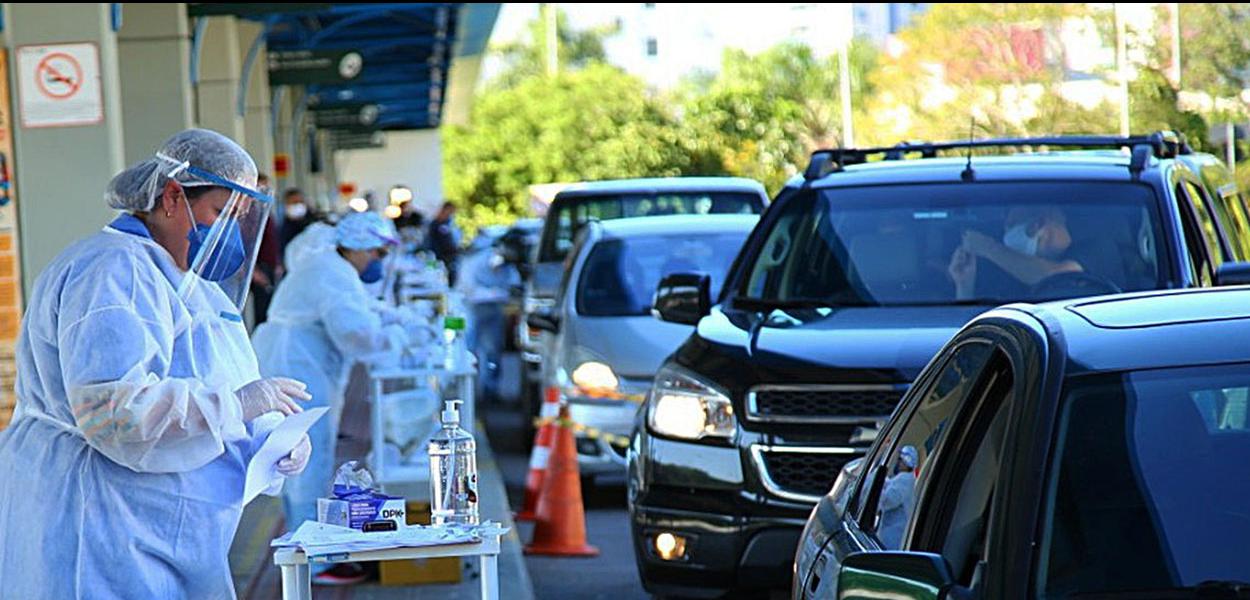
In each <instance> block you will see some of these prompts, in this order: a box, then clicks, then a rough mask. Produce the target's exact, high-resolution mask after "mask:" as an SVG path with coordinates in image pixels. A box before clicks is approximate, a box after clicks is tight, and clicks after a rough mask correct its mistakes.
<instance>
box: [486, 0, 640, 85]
mask: <svg viewBox="0 0 1250 600" xmlns="http://www.w3.org/2000/svg"><path fill="white" fill-rule="evenodd" d="M544 10H555V11H556V40H557V42H558V43H557V44H556V47H557V50H556V57H557V58H556V64H557V65H558V66H559V70H560V71H567V70H579V69H584V68H586V67H588V66H590V65H592V64H596V63H603V62H606V61H607V53H606V52H605V51H604V48H603V44H604V41H605V40H606V39H607V38H609V37H611V36H613V35H616V34H617V33H618V32H619V31H620V27H619V26H618V25H617V24H609V25H602V26H599V27H594V28H590V29H582V30H578V29H573V27H572V25H570V23H569V18H568V15H567V14H566V13H565V12H564V11H563V10H560V9H558V8H555V7H554V6H552V7H544ZM526 30H527V34H528V35H527V36H526V37H525V38H524V39H522V40H518V41H515V42H510V43H508V44H504V45H502V46H499V47H498V48H495V49H494V51H495V52H496V53H497V54H498V55H500V56H501V57H502V58H503V60H504V63H505V64H506V65H507V69H506V70H505V71H504V72H503V73H502V74H501V75H500V76H499V77H497V78H496V79H495V81H492V82H491V85H493V86H499V87H514V86H516V85H520V84H521V83H522V82H524V81H525V80H527V79H530V78H533V77H540V76H544V75H546V73H547V20H546V19H544V18H542V17H541V16H540V17H539V18H537V19H534V20H533V21H530V22H529V24H528V25H527V27H526Z"/></svg>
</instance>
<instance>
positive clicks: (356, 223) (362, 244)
mask: <svg viewBox="0 0 1250 600" xmlns="http://www.w3.org/2000/svg"><path fill="white" fill-rule="evenodd" d="M334 229H335V231H336V232H337V234H338V235H337V236H336V238H337V241H338V245H339V247H340V248H346V249H348V250H372V249H373V248H381V247H382V246H386V245H388V244H397V243H399V242H398V241H397V240H396V239H395V238H394V237H393V236H392V235H391V232H390V228H389V227H387V223H386V220H385V219H383V218H382V215H379V214H378V213H374V212H363V213H351V214H349V215H347V216H345V217H343V219H342V220H341V221H339V223H338V225H335V227H334Z"/></svg>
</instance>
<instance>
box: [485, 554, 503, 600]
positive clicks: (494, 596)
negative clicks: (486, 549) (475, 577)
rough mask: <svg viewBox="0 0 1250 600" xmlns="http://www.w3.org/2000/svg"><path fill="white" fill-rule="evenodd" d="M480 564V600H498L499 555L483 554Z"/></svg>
mask: <svg viewBox="0 0 1250 600" xmlns="http://www.w3.org/2000/svg"><path fill="white" fill-rule="evenodd" d="M481 564H482V573H481V580H482V600H499V555H498V554H483V555H482V557H481Z"/></svg>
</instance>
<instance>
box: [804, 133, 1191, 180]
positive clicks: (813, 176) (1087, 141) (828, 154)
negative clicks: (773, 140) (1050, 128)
mask: <svg viewBox="0 0 1250 600" xmlns="http://www.w3.org/2000/svg"><path fill="white" fill-rule="evenodd" d="M1025 146H1049V147H1061V148H1083V149H1096V148H1129V149H1131V150H1135V149H1136V148H1137V147H1139V146H1140V147H1142V148H1143V150H1142V151H1135V152H1133V154H1132V156H1133V159H1132V160H1131V161H1130V165H1129V168H1130V170H1132V171H1134V172H1140V171H1141V170H1142V169H1144V168H1145V160H1146V159H1148V158H1149V157H1151V156H1153V157H1155V158H1176V157H1177V156H1178V155H1181V154H1190V153H1192V152H1193V149H1192V148H1191V147H1190V146H1189V142H1188V141H1187V140H1186V139H1185V136H1184V135H1183V134H1180V133H1177V132H1174V131H1156V132H1154V133H1151V134H1147V135H1133V136H1111V135H1062V136H1049V137H1020V138H990V139H983V140H962V141H954V142H903V143H900V144H896V145H894V146H888V147H880V148H834V149H825V150H817V151H815V152H813V153H812V158H811V162H809V163H808V165H807V169H806V170H805V171H804V172H803V179H804V180H806V181H814V180H817V179H820V178H822V177H824V176H826V175H828V174H830V173H836V172H838V171H841V170H842V169H843V168H845V167H847V166H850V165H859V164H863V163H866V162H868V159H869V157H873V156H878V155H880V156H881V157H882V159H883V160H904V159H906V158H907V157H908V155H911V154H916V153H919V154H920V157H921V158H935V157H936V156H937V154H938V152H941V151H947V150H964V149H971V148H1013V147H1025ZM1146 149H1148V150H1149V152H1146V151H1145V150H1146Z"/></svg>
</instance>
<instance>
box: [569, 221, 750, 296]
mask: <svg viewBox="0 0 1250 600" xmlns="http://www.w3.org/2000/svg"><path fill="white" fill-rule="evenodd" d="M747 233H748V232H746V231H742V232H740V233H714V234H707V233H704V234H699V233H695V234H683V235H655V236H645V237H631V238H627V239H612V240H605V241H602V242H600V243H598V244H596V245H595V247H594V249H593V250H591V252H590V256H588V257H587V258H586V263H585V265H584V266H583V267H582V271H581V273H582V274H581V278H580V281H579V283H578V286H577V312H578V314H581V315H585V316H591V317H625V316H636V315H647V314H650V310H651V297H652V295H653V294H655V288H656V286H657V285H659V283H660V279H661V278H662V277H664V276H665V275H669V274H671V273H688V272H699V273H706V274H707V275H709V276H710V277H711V279H712V296H713V297H715V295H716V293H717V292H718V291H719V288H718V286H719V282H722V281H724V280H725V275H726V273H728V271H729V265H730V263H732V262H733V259H734V257H735V256H736V255H737V253H738V249H739V248H740V247H741V246H742V242H743V241H744V240H745V239H746V237H747Z"/></svg>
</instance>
